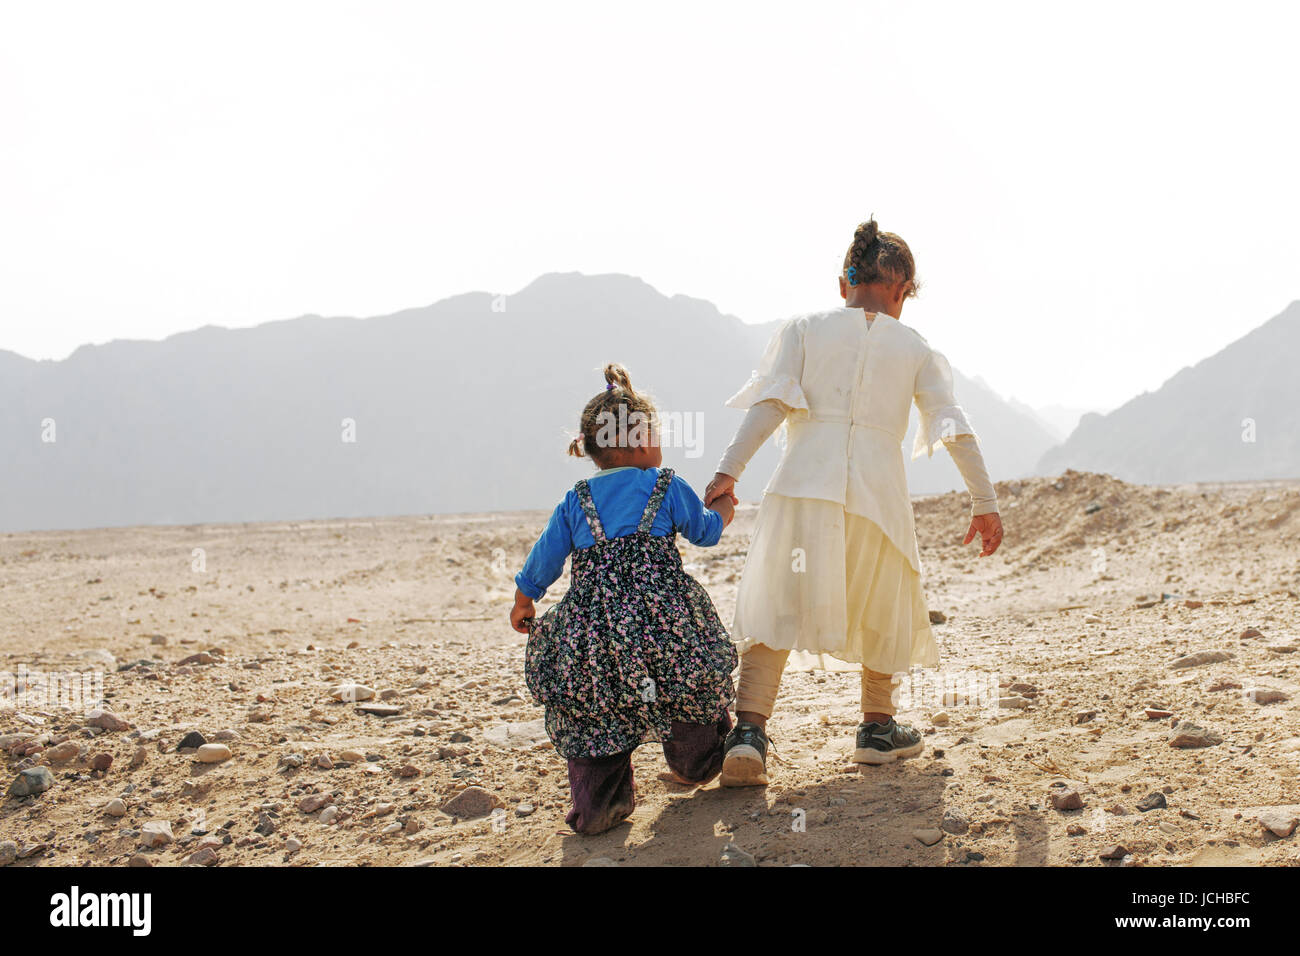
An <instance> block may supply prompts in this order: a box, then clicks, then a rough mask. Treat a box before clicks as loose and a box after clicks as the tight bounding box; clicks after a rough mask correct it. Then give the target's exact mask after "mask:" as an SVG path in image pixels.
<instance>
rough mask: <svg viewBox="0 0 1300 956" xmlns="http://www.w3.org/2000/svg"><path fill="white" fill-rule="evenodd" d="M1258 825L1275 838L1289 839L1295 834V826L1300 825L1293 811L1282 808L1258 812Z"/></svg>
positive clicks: (1299, 819) (1298, 817) (1299, 818)
mask: <svg viewBox="0 0 1300 956" xmlns="http://www.w3.org/2000/svg"><path fill="white" fill-rule="evenodd" d="M1256 819H1258V820H1259V825H1260V826H1261V827H1263V828H1264V829H1265V830H1267V831H1268V832H1269V833H1272V834H1273V835H1274V836H1275V837H1282V838H1285V837H1289V836H1290V835H1291V834H1292V833H1294V832H1295V828H1296V824H1297V823H1300V816H1297V815H1296V813H1295V811H1293V810H1286V809H1283V808H1282V807H1270V808H1269V809H1267V810H1262V811H1260V814H1259V816H1258V817H1257V818H1256Z"/></svg>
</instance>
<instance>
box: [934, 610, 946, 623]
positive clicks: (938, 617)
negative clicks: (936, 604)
mask: <svg viewBox="0 0 1300 956" xmlns="http://www.w3.org/2000/svg"><path fill="white" fill-rule="evenodd" d="M930 623H931V624H946V623H948V615H946V614H944V613H943V611H931V612H930Z"/></svg>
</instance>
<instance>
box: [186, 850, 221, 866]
mask: <svg viewBox="0 0 1300 956" xmlns="http://www.w3.org/2000/svg"><path fill="white" fill-rule="evenodd" d="M185 862H186V863H188V864H189V865H190V866H216V865H217V851H216V850H214V849H212V847H210V846H205V847H200V848H199V849H198V850H196V851H195V852H193V853H191V854H190V855H189V858H188V859H187V860H186V861H185Z"/></svg>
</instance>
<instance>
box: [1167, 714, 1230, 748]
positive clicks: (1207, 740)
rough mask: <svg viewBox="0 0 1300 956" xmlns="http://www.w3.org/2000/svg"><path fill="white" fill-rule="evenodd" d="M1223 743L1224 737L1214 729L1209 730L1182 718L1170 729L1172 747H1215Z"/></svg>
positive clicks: (1170, 744)
mask: <svg viewBox="0 0 1300 956" xmlns="http://www.w3.org/2000/svg"><path fill="white" fill-rule="evenodd" d="M1221 743H1223V738H1222V737H1221V736H1219V734H1217V733H1215V732H1214V731H1213V730H1207V729H1206V728H1204V727H1201V726H1199V725H1197V724H1193V723H1191V722H1190V721H1186V720H1180V721H1179V722H1178V723H1177V724H1175V725H1174V727H1173V728H1172V729H1171V730H1170V731H1169V746H1171V747H1214V746H1216V745H1218V744H1221Z"/></svg>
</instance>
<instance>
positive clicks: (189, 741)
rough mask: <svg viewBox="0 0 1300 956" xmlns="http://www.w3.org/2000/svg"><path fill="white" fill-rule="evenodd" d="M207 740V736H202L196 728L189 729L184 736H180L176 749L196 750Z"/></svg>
mask: <svg viewBox="0 0 1300 956" xmlns="http://www.w3.org/2000/svg"><path fill="white" fill-rule="evenodd" d="M207 742H208V740H207V738H206V737H204V736H203V735H202V734H201V733H199V732H198V731H197V730H191V731H190V732H189V733H188V734H186V735H185V736H184V737H182V738H181V742H180V743H178V744H177V745H176V749H177V750H198V749H199V748H200V747H202V746H203V745H204V744H206V743H207Z"/></svg>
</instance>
